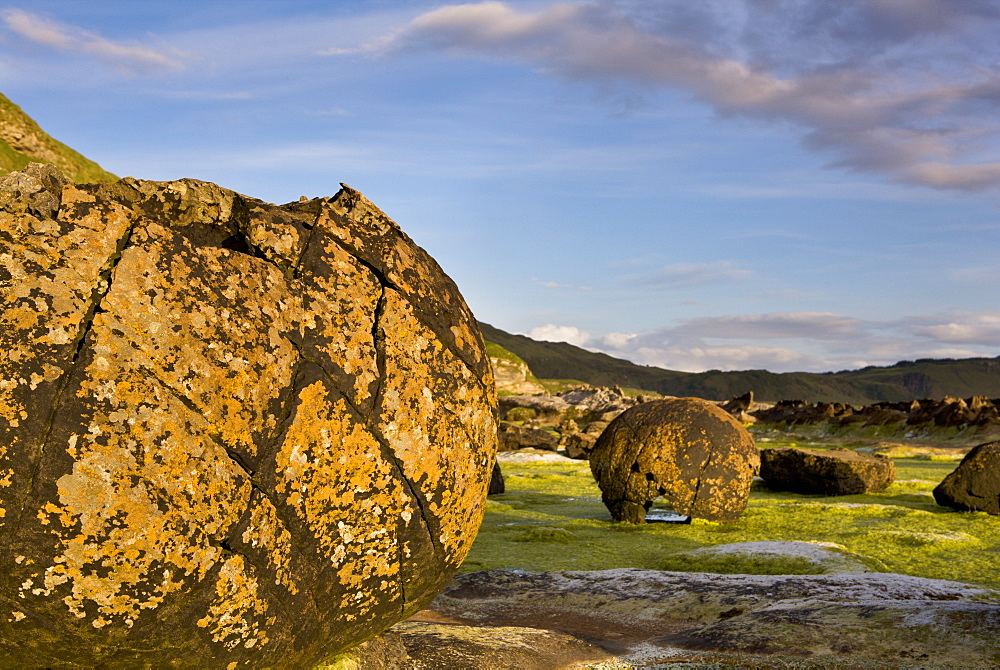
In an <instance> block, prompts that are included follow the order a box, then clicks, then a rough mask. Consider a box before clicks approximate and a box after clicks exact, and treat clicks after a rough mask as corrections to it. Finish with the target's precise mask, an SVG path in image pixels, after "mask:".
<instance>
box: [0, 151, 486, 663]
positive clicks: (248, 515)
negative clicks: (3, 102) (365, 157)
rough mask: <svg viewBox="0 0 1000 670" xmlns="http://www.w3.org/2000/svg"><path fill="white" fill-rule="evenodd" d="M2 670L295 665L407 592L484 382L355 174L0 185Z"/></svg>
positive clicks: (449, 509)
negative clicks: (261, 185) (333, 185)
mask: <svg viewBox="0 0 1000 670" xmlns="http://www.w3.org/2000/svg"><path fill="white" fill-rule="evenodd" d="M0 351H2V352H3V355H2V356H0V603H2V604H3V608H4V609H3V611H2V612H0V658H2V659H3V660H4V662H0V665H3V666H4V667H69V666H73V667H83V666H86V667H168V666H180V667H218V668H223V667H228V668H236V667H311V666H312V665H314V664H315V663H316V662H317V661H318V660H320V659H321V658H322V657H324V656H325V655H327V654H329V653H331V652H335V651H337V650H338V649H345V648H348V647H350V646H352V645H354V644H357V643H358V642H360V641H362V640H365V639H367V638H369V637H371V636H372V635H374V634H376V633H377V632H378V631H380V630H382V629H385V628H387V627H388V626H390V625H392V624H393V623H395V622H397V621H399V620H401V619H403V618H405V617H407V616H409V615H410V614H412V613H413V612H416V611H418V610H420V609H422V608H423V607H424V606H425V605H426V604H427V603H428V602H429V601H430V600H431V599H432V598H434V597H435V596H436V595H437V593H438V592H439V591H440V589H442V588H443V587H444V586H445V585H446V584H447V583H448V581H449V580H450V578H451V576H452V575H453V574H454V573H455V571H456V570H457V569H458V566H459V565H460V564H461V562H462V560H463V559H464V557H465V555H466V554H467V552H468V550H469V548H470V546H471V544H472V541H473V539H474V537H475V535H476V531H477V530H478V527H479V524H480V522H481V520H482V516H483V512H484V507H485V494H486V487H487V484H488V480H489V475H490V469H489V466H490V464H491V463H492V462H493V459H494V450H495V445H496V435H497V428H496V420H495V416H496V400H495V391H494V386H493V380H492V375H491V371H490V366H489V361H488V359H487V357H486V352H485V347H484V344H483V341H482V338H481V336H480V333H479V328H478V326H477V325H476V322H475V321H474V320H473V318H472V315H471V313H470V312H469V310H468V308H467V307H466V305H465V303H464V301H463V299H462V297H461V295H460V294H459V292H458V290H457V288H456V287H455V285H454V283H453V282H452V281H451V280H450V279H449V278H448V277H447V276H446V275H445V274H444V273H443V272H442V271H441V269H440V267H438V265H437V264H436V263H435V262H434V261H433V259H431V258H430V257H429V256H428V255H427V254H426V252H424V251H423V250H422V249H421V248H420V247H418V246H417V245H416V244H414V243H413V242H412V240H410V239H409V238H408V237H407V236H406V235H405V234H404V233H403V232H402V231H401V230H400V229H399V227H398V226H397V225H396V224H395V223H394V222H393V221H391V220H390V219H389V218H388V217H387V216H386V215H385V214H383V213H382V212H381V211H379V210H378V208H376V207H375V206H374V205H373V204H372V203H371V202H369V201H368V200H367V199H365V198H364V197H363V196H362V195H361V194H360V193H358V192H357V191H354V190H352V189H350V188H348V187H346V186H345V187H344V188H343V189H342V190H341V191H340V192H339V193H337V195H335V196H334V197H332V198H317V199H314V200H304V201H300V202H297V203H293V204H289V205H285V206H280V207H279V206H276V205H271V204H268V203H265V202H262V201H259V200H255V199H253V198H248V197H246V196H242V195H240V194H237V193H234V192H232V191H229V190H226V189H223V188H220V187H218V186H216V185H214V184H209V183H205V182H199V181H195V180H187V179H185V180H180V181H174V182H150V181H140V180H136V179H123V180H121V181H119V182H117V183H114V184H101V185H74V184H72V183H70V181H69V180H68V179H67V178H66V177H65V176H64V175H62V174H61V173H60V172H58V171H57V170H56V169H55V168H53V167H52V166H47V165H37V164H33V165H31V166H29V167H28V168H27V169H26V170H25V171H23V172H16V173H11V174H10V175H8V176H7V177H5V178H3V179H2V180H0Z"/></svg>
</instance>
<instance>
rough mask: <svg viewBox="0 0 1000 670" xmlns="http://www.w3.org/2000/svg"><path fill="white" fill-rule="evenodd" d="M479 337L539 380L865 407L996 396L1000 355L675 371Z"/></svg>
mask: <svg viewBox="0 0 1000 670" xmlns="http://www.w3.org/2000/svg"><path fill="white" fill-rule="evenodd" d="M479 325H480V328H481V329H482V332H483V337H484V338H485V339H486V340H488V341H490V342H495V343H497V344H499V345H500V346H502V347H504V348H505V349H508V350H510V351H512V352H514V353H515V354H517V355H518V356H520V357H521V358H522V359H524V361H525V362H526V363H527V364H528V367H529V368H531V371H532V372H533V373H534V374H535V375H536V376H538V377H540V378H542V379H579V380H580V381H583V382H586V383H588V384H594V385H597V386H612V385H615V384H617V385H619V386H628V387H632V388H638V389H645V390H647V391H655V392H657V393H662V394H663V395H673V396H694V397H698V398H707V399H709V400H727V399H729V398H731V397H733V396H737V395H743V394H744V393H746V392H747V391H753V392H754V396H755V398H756V399H758V400H761V401H772V402H776V401H778V400H791V399H798V400H805V401H807V402H843V403H849V404H852V405H869V404H871V403H875V402H881V401H894V402H898V401H907V400H917V399H920V398H937V399H940V398H942V397H944V396H945V395H951V396H958V397H962V398H967V397H969V396H973V395H984V396H988V397H990V398H997V397H1000V358H967V359H961V360H953V359H924V360H919V361H903V362H901V363H897V364H896V365H892V366H888V367H867V368H864V369H861V370H849V371H844V372H829V373H813V372H785V373H774V372H768V371H766V370H741V371H738V372H720V371H718V370H710V371H708V372H699V373H693V372H677V371H675V370H664V369H662V368H655V367H650V366H647V365H636V364H635V363H631V362H629V361H626V360H622V359H620V358H613V357H612V356H608V355H607V354H599V353H594V352H591V351H587V350H585V349H581V348H580V347H576V346H573V345H572V344H566V343H565V342H539V341H537V340H532V339H531V338H529V337H525V336H524V335H512V334H511V333H507V332H504V331H502V330H500V329H498V328H494V327H493V326H491V325H489V324H485V323H480V324H479Z"/></svg>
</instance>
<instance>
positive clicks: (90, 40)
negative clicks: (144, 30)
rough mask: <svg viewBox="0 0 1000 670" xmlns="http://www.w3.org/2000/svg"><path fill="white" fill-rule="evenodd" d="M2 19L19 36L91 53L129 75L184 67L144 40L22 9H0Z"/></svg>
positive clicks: (0, 18) (71, 51)
mask: <svg viewBox="0 0 1000 670" xmlns="http://www.w3.org/2000/svg"><path fill="white" fill-rule="evenodd" d="M0 20H2V21H3V23H4V24H5V25H6V27H7V29H8V30H9V31H10V32H12V33H14V34H16V35H19V36H20V37H22V38H24V39H27V40H30V41H32V42H35V43H37V44H41V45H43V46H46V47H49V48H51V49H55V50H57V51H63V52H67V53H73V54H82V55H86V56H92V57H94V58H97V59H98V60H101V61H103V62H104V63H106V64H108V65H110V66H111V67H114V68H115V69H117V70H119V71H120V72H122V73H125V74H129V75H137V74H150V73H154V72H162V71H175V70H182V69H184V64H183V63H182V62H181V60H180V58H179V56H178V54H173V53H168V52H167V51H166V50H165V49H157V48H154V47H151V46H148V45H144V44H134V43H124V42H116V41H114V40H110V39H107V38H105V37H101V36H100V35H97V34H94V33H92V32H89V31H86V30H83V29H81V28H77V27H74V26H68V25H65V24H62V23H58V22H56V21H53V20H51V19H48V18H44V17H41V16H38V15H37V14H33V13H31V12H26V11H24V10H21V9H13V8H9V9H4V10H2V11H0Z"/></svg>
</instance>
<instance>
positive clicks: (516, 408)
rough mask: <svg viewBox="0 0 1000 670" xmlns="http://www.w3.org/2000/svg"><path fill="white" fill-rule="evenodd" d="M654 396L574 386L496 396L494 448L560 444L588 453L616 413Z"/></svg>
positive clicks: (570, 451) (575, 453) (572, 452)
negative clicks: (551, 392) (559, 390)
mask: <svg viewBox="0 0 1000 670" xmlns="http://www.w3.org/2000/svg"><path fill="white" fill-rule="evenodd" d="M657 397H658V396H653V395H649V396H645V395H633V396H630V395H626V394H625V392H624V391H622V389H621V388H619V387H617V386H615V387H611V388H601V387H598V388H586V387H585V388H577V389H572V390H570V391H564V392H563V393H560V394H558V395H522V394H512V395H504V396H501V397H500V400H499V403H500V418H501V421H500V429H499V430H500V440H499V451H513V450H515V449H527V448H533V449H547V450H550V451H556V450H565V453H566V455H567V456H569V457H570V458H579V459H586V458H588V456H589V454H590V452H591V450H592V449H593V448H594V444H595V443H596V442H597V438H598V437H600V436H601V433H603V432H604V429H605V428H607V426H608V423H609V422H611V421H612V420H613V419H615V418H616V417H617V416H618V415H619V414H621V413H622V412H624V411H625V410H627V409H629V408H630V407H635V406H636V405H640V404H642V403H644V402H648V401H650V400H655V399H656V398H657Z"/></svg>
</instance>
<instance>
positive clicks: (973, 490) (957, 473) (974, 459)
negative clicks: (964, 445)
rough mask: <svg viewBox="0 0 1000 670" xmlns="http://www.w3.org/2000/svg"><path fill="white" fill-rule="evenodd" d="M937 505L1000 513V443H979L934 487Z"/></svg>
mask: <svg viewBox="0 0 1000 670" xmlns="http://www.w3.org/2000/svg"><path fill="white" fill-rule="evenodd" d="M934 500H935V501H937V504H938V505H944V506H945V507H954V508H956V509H960V510H965V511H976V512H986V513H987V514H1000V442H987V443H985V444H980V445H979V446H977V447H973V449H972V450H971V451H970V452H969V453H967V454H966V455H965V458H963V459H962V462H961V463H959V464H958V467H957V468H955V470H954V471H953V472H952V473H951V474H949V475H948V476H947V477H945V478H944V480H943V481H942V482H941V483H940V484H938V485H937V487H936V488H935V489H934Z"/></svg>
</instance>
